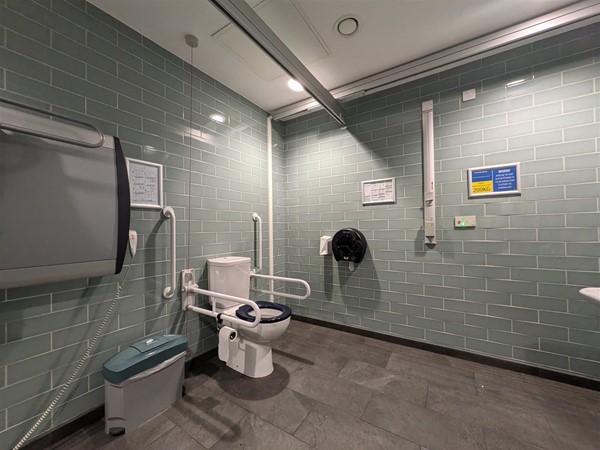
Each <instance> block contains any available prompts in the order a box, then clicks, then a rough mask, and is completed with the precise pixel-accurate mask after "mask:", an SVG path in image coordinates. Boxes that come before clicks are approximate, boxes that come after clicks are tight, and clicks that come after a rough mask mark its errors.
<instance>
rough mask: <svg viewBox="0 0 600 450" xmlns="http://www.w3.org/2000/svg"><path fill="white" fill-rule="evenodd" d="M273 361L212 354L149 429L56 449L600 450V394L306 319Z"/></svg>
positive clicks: (92, 433)
mask: <svg viewBox="0 0 600 450" xmlns="http://www.w3.org/2000/svg"><path fill="white" fill-rule="evenodd" d="M273 362H274V366H275V370H274V371H273V373H272V374H271V375H269V376H268V377H264V378H257V379H255V378H249V377H246V376H244V375H242V374H240V373H238V372H236V371H234V370H232V369H230V368H228V367H227V366H226V365H225V363H223V362H222V361H219V360H218V358H216V357H215V358H213V359H211V360H208V361H202V363H199V364H195V365H192V367H191V368H190V369H189V371H188V373H187V374H186V375H187V376H188V377H189V378H187V379H186V381H185V385H186V387H187V396H186V397H184V398H183V399H181V400H179V401H178V402H177V403H176V404H175V405H174V406H173V407H172V408H170V409H168V410H167V411H165V412H164V413H163V414H161V415H159V416H157V417H155V418H154V419H151V420H150V421H149V422H147V423H146V424H144V425H142V426H140V427H139V428H138V429H136V430H130V431H128V432H127V434H125V435H124V436H121V437H112V436H109V435H106V434H105V433H104V423H103V422H102V421H100V422H96V423H94V424H92V425H90V426H88V427H85V428H84V429H82V430H80V431H79V432H77V433H75V434H73V435H72V436H69V437H68V438H66V439H64V440H63V441H61V442H59V443H56V444H54V445H53V446H52V447H50V448H52V449H54V450H56V449H58V450H67V449H68V450H88V449H89V450H96V449H118V450H128V449H132V450H133V449H135V450H138V449H147V450H158V449H168V450H170V449H173V450H180V449H182V450H184V449H185V450H187V449H199V450H202V449H203V448H206V449H210V450H213V449H217V450H224V449H231V448H245V449H249V450H273V449H277V450H279V449H298V450H304V449H307V448H315V447H316V448H318V449H333V450H336V449H344V450H346V449H350V450H351V449H357V450H358V449H360V450H363V449H369V450H371V449H399V450H404V449H406V450H470V449H484V448H486V445H487V450H540V449H543V450H592V449H593V450H596V449H599V450H600V392H596V391H591V390H587V389H584V388H579V387H575V386H571V385H566V384H563V383H559V382H554V381H550V380H545V379H542V378H538V377H534V376H530V375H524V374H520V373H516V372H512V371H508V370H504V369H498V368H495V367H492V366H487V365H483V364H480V363H476V362H471V361H466V360H461V359H458V358H453V357H450V356H446V355H442V354H436V353H430V352H427V351H424V350H420V349H415V348H410V347H405V346H402V345H399V344H393V343H390V342H385V341H378V340H376V339H372V338H367V337H364V336H358V335H353V334H349V333H345V332H341V331H338V330H333V329H328V328H323V327H319V326H317V325H312V324H308V323H304V322H299V321H292V322H291V324H290V328H289V329H288V332H287V333H286V334H285V335H284V336H282V338H281V339H280V340H278V341H277V342H276V343H275V346H274V353H273ZM361 419H362V420H361Z"/></svg>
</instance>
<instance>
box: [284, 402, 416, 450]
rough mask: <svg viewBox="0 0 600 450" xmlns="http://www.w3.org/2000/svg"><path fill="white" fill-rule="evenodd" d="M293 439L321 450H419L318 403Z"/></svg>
mask: <svg viewBox="0 0 600 450" xmlns="http://www.w3.org/2000/svg"><path fill="white" fill-rule="evenodd" d="M294 436H296V437H298V438H300V439H302V440H303V441H305V442H307V443H308V444H310V445H311V446H313V447H316V448H318V449H322V450H364V449H369V450H384V449H388V450H419V446H418V445H417V444H415V443H413V442H410V441H408V440H406V439H403V438H401V437H400V436H396V435H394V434H392V433H389V432H387V431H385V430H382V429H380V428H377V427H375V426H373V425H370V424H367V423H365V422H363V421H362V420H359V419H357V418H354V417H352V416H349V415H348V414H344V413H343V412H341V411H338V410H336V409H333V408H331V407H329V406H326V405H323V404H320V403H319V404H317V406H316V408H315V409H314V410H313V411H311V413H310V414H309V415H308V417H307V418H306V420H305V421H304V422H303V423H302V425H300V428H298V431H296V433H295V434H294Z"/></svg>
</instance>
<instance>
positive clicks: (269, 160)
mask: <svg viewBox="0 0 600 450" xmlns="http://www.w3.org/2000/svg"><path fill="white" fill-rule="evenodd" d="M271 120H272V117H271V116H269V117H267V172H268V175H267V177H268V181H267V184H268V200H267V201H268V209H269V212H268V215H269V275H271V276H273V275H274V272H275V262H274V250H273V241H274V239H273V126H272V124H271ZM261 239H262V236H261ZM269 290H270V291H271V292H272V291H274V290H275V284H274V281H273V280H272V279H271V280H269ZM274 300H275V297H274V296H273V295H269V301H270V302H273V301H274Z"/></svg>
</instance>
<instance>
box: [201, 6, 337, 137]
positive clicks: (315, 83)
mask: <svg viewBox="0 0 600 450" xmlns="http://www.w3.org/2000/svg"><path fill="white" fill-rule="evenodd" d="M210 2H211V3H212V4H213V5H214V6H215V7H216V8H217V9H218V10H219V11H221V12H222V13H223V14H224V15H225V16H226V17H227V18H228V19H229V20H230V21H231V22H232V23H233V24H234V25H235V26H237V27H238V28H239V29H240V30H241V31H242V32H243V33H244V34H245V35H246V36H248V37H249V38H250V39H251V40H252V41H253V42H254V43H255V44H256V45H258V46H259V47H260V48H261V49H262V50H263V51H264V52H265V53H266V54H267V55H269V56H270V57H271V58H272V59H273V61H274V62H275V63H276V64H277V65H279V67H281V68H282V69H283V70H284V71H285V72H286V73H287V74H288V75H289V76H290V77H292V78H293V79H295V80H296V81H298V82H299V83H300V84H301V85H302V86H303V87H304V90H305V91H306V92H308V93H309V94H310V95H311V96H312V97H313V99H314V100H315V101H316V102H318V104H320V105H321V106H322V107H323V108H324V109H325V110H326V111H327V112H328V113H329V114H331V116H332V117H333V118H334V119H335V120H336V121H337V122H338V123H339V124H340V125H342V126H345V125H346V124H345V122H344V118H343V116H342V107H341V105H340V104H339V102H338V101H337V100H336V99H335V98H334V97H333V95H331V93H330V92H329V91H328V90H327V89H326V88H325V87H324V86H323V85H322V84H321V83H320V82H319V80H317V79H316V78H315V77H314V76H313V74H312V73H310V71H309V70H308V69H307V68H306V67H305V66H304V64H302V62H301V61H300V60H299V59H298V58H297V57H296V56H295V55H294V54H293V53H292V52H291V50H290V49H289V48H287V46H286V45H285V44H284V43H283V42H282V41H281V39H279V38H278V37H277V35H276V34H275V33H274V32H273V31H272V30H271V29H270V28H269V27H268V26H267V24H266V23H265V22H264V21H263V20H262V19H261V18H260V17H259V16H258V14H256V12H255V11H254V10H253V9H252V8H251V7H250V6H249V5H248V4H247V3H246V2H245V1H244V0H210Z"/></svg>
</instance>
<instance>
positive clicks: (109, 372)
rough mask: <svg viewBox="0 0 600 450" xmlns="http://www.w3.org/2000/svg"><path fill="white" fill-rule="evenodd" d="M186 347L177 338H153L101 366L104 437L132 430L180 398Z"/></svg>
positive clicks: (143, 341) (184, 340)
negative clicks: (105, 434) (108, 434)
mask: <svg viewBox="0 0 600 450" xmlns="http://www.w3.org/2000/svg"><path fill="white" fill-rule="evenodd" d="M187 344H188V342H187V338H186V337H185V336H182V335H180V334H167V335H164V336H155V337H151V338H147V339H143V340H141V341H139V342H136V343H135V344H133V345H131V346H129V347H127V348H126V349H125V350H122V351H121V352H119V353H117V354H116V355H115V356H113V357H112V358H110V359H109V360H108V361H106V363H104V367H103V370H102V375H103V376H104V410H105V411H104V415H105V425H104V426H105V431H106V433H110V434H112V435H118V434H122V433H124V432H125V431H126V430H132V429H134V428H135V427H137V426H139V425H141V424H142V423H144V422H145V421H147V420H148V419H151V418H152V417H154V416H155V415H157V414H158V413H160V412H161V411H163V410H164V409H166V408H168V407H169V406H171V405H172V404H173V403H175V401H176V400H177V399H178V398H179V397H181V395H182V387H183V366H184V359H185V358H184V357H185V352H186V350H187Z"/></svg>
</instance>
